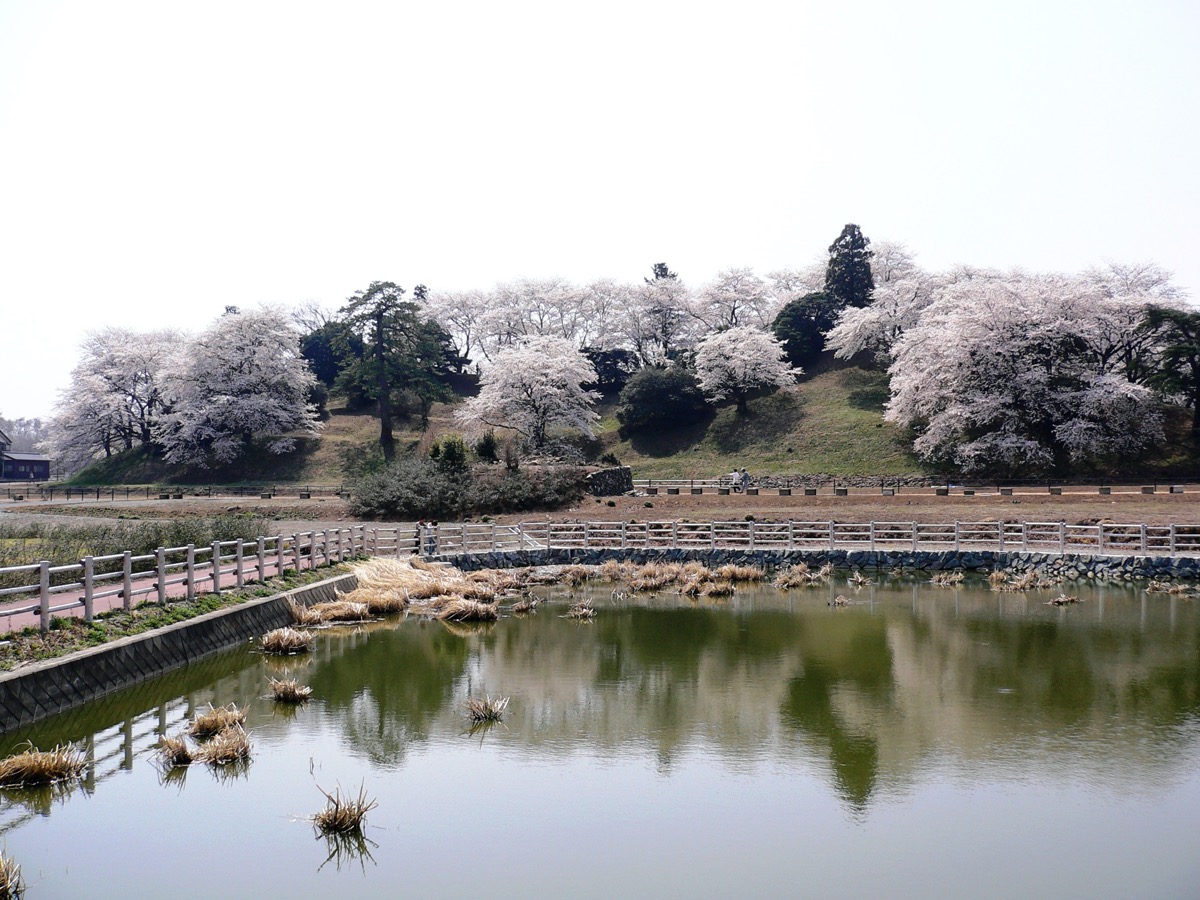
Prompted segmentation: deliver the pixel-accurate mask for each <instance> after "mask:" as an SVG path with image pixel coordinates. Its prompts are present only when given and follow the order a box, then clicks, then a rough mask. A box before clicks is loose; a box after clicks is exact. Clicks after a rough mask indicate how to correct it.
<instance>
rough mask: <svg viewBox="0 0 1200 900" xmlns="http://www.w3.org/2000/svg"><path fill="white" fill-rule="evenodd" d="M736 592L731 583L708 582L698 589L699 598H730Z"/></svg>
mask: <svg viewBox="0 0 1200 900" xmlns="http://www.w3.org/2000/svg"><path fill="white" fill-rule="evenodd" d="M735 590H736V588H735V586H734V583H733V582H732V581H708V582H705V583H704V585H703V586H702V587H701V588H700V596H701V597H732V596H733V592H734V591H735Z"/></svg>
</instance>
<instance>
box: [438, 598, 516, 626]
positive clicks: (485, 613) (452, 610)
mask: <svg viewBox="0 0 1200 900" xmlns="http://www.w3.org/2000/svg"><path fill="white" fill-rule="evenodd" d="M435 618H437V619H440V620H441V621H443V622H495V621H496V620H497V619H498V618H500V611H499V610H498V609H497V608H496V606H495V605H494V604H491V603H481V602H479V601H478V600H465V599H462V598H455V599H453V600H451V601H450V602H448V603H447V604H446V605H445V606H443V607H442V608H441V610H439V611H438V613H437V615H436V616H435Z"/></svg>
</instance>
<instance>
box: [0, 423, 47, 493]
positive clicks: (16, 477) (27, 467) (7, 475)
mask: <svg viewBox="0 0 1200 900" xmlns="http://www.w3.org/2000/svg"><path fill="white" fill-rule="evenodd" d="M11 446H12V441H11V440H9V437H8V435H7V434H5V433H4V432H3V431H0V480H3V481H49V480H50V457H48V456H43V455H42V454H41V453H20V452H17V451H13V450H10V449H9V448H10V447H11Z"/></svg>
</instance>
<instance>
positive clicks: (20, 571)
mask: <svg viewBox="0 0 1200 900" xmlns="http://www.w3.org/2000/svg"><path fill="white" fill-rule="evenodd" d="M415 549H416V529H415V527H411V526H410V527H409V528H407V529H402V528H392V529H368V528H367V527H366V526H364V525H353V526H350V527H348V528H338V529H330V530H327V531H306V532H299V533H296V534H292V535H274V536H271V537H260V538H258V539H257V540H253V541H246V540H243V539H241V538H239V539H238V540H235V541H214V542H213V543H212V544H211V545H209V546H205V547H197V546H195V545H194V544H188V545H187V546H184V547H159V548H158V549H157V550H155V551H154V552H153V553H150V554H140V555H135V554H133V553H132V552H130V551H125V552H124V553H117V554H111V555H107V556H87V557H84V558H83V559H81V560H79V561H78V562H73V563H67V564H65V565H54V564H53V563H52V562H51V561H50V560H41V561H40V562H37V563H32V564H29V565H23V566H8V567H4V568H0V584H4V585H9V586H7V587H0V618H4V617H9V616H18V615H25V614H29V613H36V614H37V615H38V621H39V623H40V625H41V628H42V630H43V631H45V630H47V629H48V628H49V627H50V619H51V616H53V615H56V614H59V613H70V614H77V613H78V611H80V610H82V612H83V618H84V620H85V621H88V622H90V621H92V618H93V616H94V615H95V611H96V606H97V603H101V604H102V608H104V609H110V608H113V607H115V606H120V607H122V608H123V609H126V610H128V609H132V608H133V607H134V606H135V605H137V604H138V603H142V602H156V603H160V604H165V603H167V602H169V601H170V600H171V599H182V598H186V599H192V598H193V597H195V596H196V595H197V594H200V593H220V592H221V591H223V590H230V589H234V588H241V587H243V586H244V585H245V584H246V583H247V582H250V581H262V580H264V579H265V578H268V577H272V576H275V575H282V574H285V573H287V572H289V571H293V572H299V571H301V570H304V569H314V568H318V567H320V566H327V565H333V564H334V563H338V562H342V561H343V560H346V559H351V558H354V557H357V556H374V555H392V554H397V555H398V554H400V553H401V552H409V553H411V552H413V551H414V550H415ZM14 582H15V583H14ZM12 600H16V603H15V604H14V605H9V603H10V602H11V601H12ZM22 601H24V602H22Z"/></svg>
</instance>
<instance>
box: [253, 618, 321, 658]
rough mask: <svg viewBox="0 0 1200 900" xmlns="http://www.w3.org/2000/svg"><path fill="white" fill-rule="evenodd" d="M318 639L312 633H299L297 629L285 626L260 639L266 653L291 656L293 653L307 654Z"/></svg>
mask: <svg viewBox="0 0 1200 900" xmlns="http://www.w3.org/2000/svg"><path fill="white" fill-rule="evenodd" d="M316 639H317V638H316V635H314V634H312V632H308V631H297V630H296V629H295V628H289V627H288V626H286V625H285V626H284V627H283V628H276V629H275V630H274V631H268V632H267V633H266V634H264V635H263V636H262V637H261V638H259V644H260V645H261V646H262V649H263V652H264V653H276V654H280V655H289V654H293V653H307V652H308V651H309V650H311V649H312V648H313V643H314V642H315V641H316Z"/></svg>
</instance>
